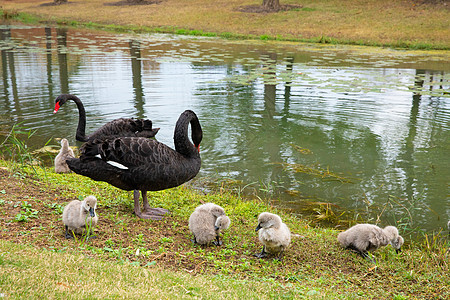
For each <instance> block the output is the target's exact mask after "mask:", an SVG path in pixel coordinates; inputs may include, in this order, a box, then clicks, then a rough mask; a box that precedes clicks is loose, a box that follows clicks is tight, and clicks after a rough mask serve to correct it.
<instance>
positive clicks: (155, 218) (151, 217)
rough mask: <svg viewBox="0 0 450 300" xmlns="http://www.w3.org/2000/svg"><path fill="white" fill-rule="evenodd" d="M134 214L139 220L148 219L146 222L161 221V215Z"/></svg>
mask: <svg viewBox="0 0 450 300" xmlns="http://www.w3.org/2000/svg"><path fill="white" fill-rule="evenodd" d="M134 213H135V214H136V216H137V217H139V218H141V219H148V220H155V221H159V220H162V219H163V217H164V216H163V215H155V214H151V213H146V212H140V211H139V212H137V211H135V212H134Z"/></svg>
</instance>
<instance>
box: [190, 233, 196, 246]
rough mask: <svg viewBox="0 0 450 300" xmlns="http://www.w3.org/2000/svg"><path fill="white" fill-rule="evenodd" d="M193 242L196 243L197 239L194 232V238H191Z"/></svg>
mask: <svg viewBox="0 0 450 300" xmlns="http://www.w3.org/2000/svg"><path fill="white" fill-rule="evenodd" d="M191 241H192V242H193V243H194V244H197V239H196V238H195V234H194V238H193V239H192V240H191Z"/></svg>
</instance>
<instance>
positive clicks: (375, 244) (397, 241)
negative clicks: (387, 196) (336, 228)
mask: <svg viewBox="0 0 450 300" xmlns="http://www.w3.org/2000/svg"><path fill="white" fill-rule="evenodd" d="M337 239H338V241H339V243H341V245H342V246H343V247H344V248H346V249H351V250H354V251H356V252H357V253H359V254H360V255H361V256H362V257H369V255H368V252H370V251H375V250H377V249H378V248H380V247H383V246H386V245H388V244H391V245H392V247H393V248H394V249H395V251H396V252H397V253H399V252H400V251H401V249H400V248H401V246H402V245H403V242H404V240H403V238H402V237H401V236H400V235H399V234H398V230H397V228H396V227H394V226H386V227H385V228H383V229H381V228H380V227H378V226H376V225H372V224H357V225H355V226H353V227H351V228H349V229H347V230H346V231H344V232H341V233H339V235H338V237H337ZM375 262H376V261H375Z"/></svg>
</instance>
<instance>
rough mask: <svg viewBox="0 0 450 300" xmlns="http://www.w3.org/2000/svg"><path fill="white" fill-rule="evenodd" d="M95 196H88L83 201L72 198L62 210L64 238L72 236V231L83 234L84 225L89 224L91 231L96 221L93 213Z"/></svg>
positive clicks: (95, 205)
mask: <svg viewBox="0 0 450 300" xmlns="http://www.w3.org/2000/svg"><path fill="white" fill-rule="evenodd" d="M96 208H97V198H95V197H94V196H88V197H86V198H84V200H83V201H80V200H72V201H71V202H70V203H69V204H67V206H66V207H65V208H64V211H63V223H64V226H65V229H66V238H68V239H69V238H73V235H72V232H73V233H76V234H83V233H84V232H85V230H86V226H91V233H92V230H93V228H94V227H95V225H97V222H98V216H97V215H96V213H95V209H96Z"/></svg>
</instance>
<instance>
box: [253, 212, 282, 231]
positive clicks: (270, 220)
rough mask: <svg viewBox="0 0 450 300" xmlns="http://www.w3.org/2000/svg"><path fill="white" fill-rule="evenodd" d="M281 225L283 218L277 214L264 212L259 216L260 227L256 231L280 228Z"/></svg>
mask: <svg viewBox="0 0 450 300" xmlns="http://www.w3.org/2000/svg"><path fill="white" fill-rule="evenodd" d="M281 223H282V222H281V218H280V217H279V216H277V215H276V214H271V213H268V212H263V213H261V214H260V215H259V216H258V226H257V227H256V229H255V231H258V230H260V229H261V228H272V227H273V228H279V227H280V225H281Z"/></svg>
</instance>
